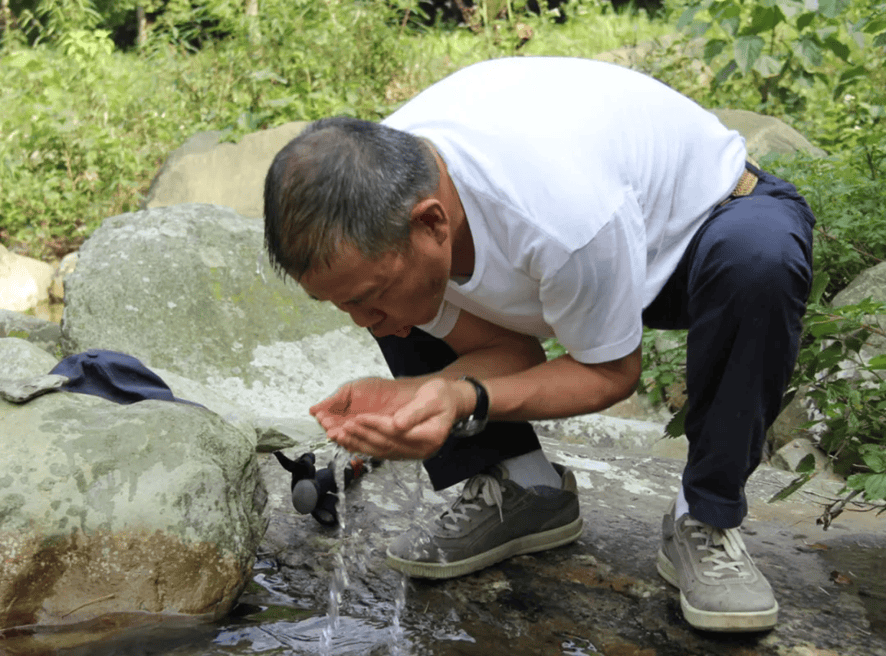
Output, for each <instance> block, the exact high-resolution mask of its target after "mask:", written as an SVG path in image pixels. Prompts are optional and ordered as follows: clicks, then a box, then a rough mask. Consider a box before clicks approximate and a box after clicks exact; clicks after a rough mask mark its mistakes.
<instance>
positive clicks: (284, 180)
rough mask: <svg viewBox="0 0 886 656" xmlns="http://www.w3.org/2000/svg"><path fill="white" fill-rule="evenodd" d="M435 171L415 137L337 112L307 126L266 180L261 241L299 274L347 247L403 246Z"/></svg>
mask: <svg viewBox="0 0 886 656" xmlns="http://www.w3.org/2000/svg"><path fill="white" fill-rule="evenodd" d="M439 180H440V173H439V171H438V169H437V165H436V163H435V160H434V155H433V153H432V152H431V150H430V149H429V148H428V147H427V146H426V145H425V144H424V143H423V142H422V141H421V140H420V139H418V138H417V137H415V136H413V135H411V134H408V133H405V132H401V131H399V130H394V129H392V128H388V127H386V126H383V125H380V124H377V123H371V122H368V121H361V120H358V119H352V118H345V117H338V118H329V119H322V120H320V121H316V122H314V123H312V124H310V125H309V126H308V127H307V128H306V129H305V130H304V132H302V133H301V134H300V135H299V136H298V137H296V138H295V139H293V140H292V141H291V142H289V144H287V145H286V146H285V147H284V148H283V150H281V151H280V152H279V153H278V154H277V156H276V157H275V158H274V161H273V163H272V164H271V167H270V169H269V170H268V175H267V177H266V179H265V244H266V246H267V249H268V253H269V255H270V258H271V263H272V264H273V265H274V268H275V269H276V270H277V271H278V272H281V273H286V274H288V275H290V276H292V277H293V278H295V279H296V280H300V279H301V278H302V276H304V275H305V274H306V273H308V272H309V271H311V270H313V269H316V268H317V267H319V266H328V265H329V264H330V262H331V261H332V260H333V257H334V256H335V255H336V254H337V253H340V252H341V251H342V249H343V248H345V247H348V246H351V247H353V248H355V249H356V250H357V252H359V253H360V254H361V255H362V256H363V257H366V258H368V259H374V258H376V257H379V256H381V255H382V254H384V253H387V252H391V251H403V250H405V249H408V247H409V233H410V213H411V211H412V209H413V207H414V206H415V205H416V203H418V201H420V200H421V199H423V198H425V197H427V196H430V195H431V194H433V193H434V192H435V190H436V189H437V186H438V184H439Z"/></svg>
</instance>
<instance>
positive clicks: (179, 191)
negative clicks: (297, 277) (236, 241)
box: [143, 121, 307, 218]
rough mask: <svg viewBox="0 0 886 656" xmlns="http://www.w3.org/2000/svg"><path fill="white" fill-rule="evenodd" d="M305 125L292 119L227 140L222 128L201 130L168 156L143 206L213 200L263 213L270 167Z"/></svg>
mask: <svg viewBox="0 0 886 656" xmlns="http://www.w3.org/2000/svg"><path fill="white" fill-rule="evenodd" d="M305 125H307V123H305V122H304V121H296V122H293V123H286V124H285V125H281V126H279V127H276V128H271V129H269V130H261V131H259V132H253V133H251V134H247V135H246V136H244V137H243V138H242V139H240V140H239V141H238V142H237V143H231V142H227V141H223V139H224V136H225V135H224V133H223V132H219V131H214V132H200V133H198V134H195V135H194V136H193V137H191V138H190V139H188V141H186V142H185V143H184V144H183V145H182V146H181V147H180V148H178V149H177V150H175V151H173V152H172V153H171V154H170V155H169V157H168V158H167V159H166V162H165V163H164V164H163V168H161V169H160V171H159V172H158V173H157V176H156V177H155V178H154V181H153V182H152V183H151V188H150V189H149V190H148V194H147V196H146V198H145V202H144V204H143V207H144V208H146V209H151V208H154V207H168V206H170V205H180V204H183V203H210V204H213V205H224V206H225V207H230V208H232V209H233V210H234V211H236V212H238V213H240V214H242V215H243V216H248V217H253V218H255V217H261V216H262V215H263V214H264V207H263V205H262V197H263V192H264V184H265V174H266V173H267V172H268V167H269V166H270V165H271V161H272V160H273V159H274V156H275V155H276V154H277V152H278V151H279V150H280V149H281V148H282V147H283V146H284V145H286V144H287V143H288V142H289V141H290V140H291V139H293V138H295V137H296V136H297V135H298V134H299V133H300V132H301V131H302V130H303V129H304V127H305Z"/></svg>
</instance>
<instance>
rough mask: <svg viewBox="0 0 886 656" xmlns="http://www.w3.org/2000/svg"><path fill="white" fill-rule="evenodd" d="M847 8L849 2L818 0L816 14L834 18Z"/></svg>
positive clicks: (846, 0)
mask: <svg viewBox="0 0 886 656" xmlns="http://www.w3.org/2000/svg"><path fill="white" fill-rule="evenodd" d="M848 6H849V0H818V13H820V14H821V15H822V16H826V17H828V18H836V17H837V16H839V15H840V14H842V13H843V12H844V11H846V7H848Z"/></svg>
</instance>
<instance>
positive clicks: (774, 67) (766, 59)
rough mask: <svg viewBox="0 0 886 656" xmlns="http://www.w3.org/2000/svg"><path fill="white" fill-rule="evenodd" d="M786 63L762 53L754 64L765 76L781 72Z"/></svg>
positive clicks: (756, 69) (772, 75)
mask: <svg viewBox="0 0 886 656" xmlns="http://www.w3.org/2000/svg"><path fill="white" fill-rule="evenodd" d="M783 65H784V64H782V62H780V61H778V60H777V59H776V58H775V57H771V56H770V55H761V56H760V58H759V59H758V60H757V62H756V63H755V64H754V70H755V71H757V72H758V73H759V74H760V75H762V76H763V77H775V76H776V75H778V74H779V73H780V72H781V68H782V66H783Z"/></svg>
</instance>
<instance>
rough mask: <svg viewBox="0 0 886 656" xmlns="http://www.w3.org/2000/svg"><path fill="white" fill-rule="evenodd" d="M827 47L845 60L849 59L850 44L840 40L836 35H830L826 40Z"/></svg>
mask: <svg viewBox="0 0 886 656" xmlns="http://www.w3.org/2000/svg"><path fill="white" fill-rule="evenodd" d="M824 45H825V47H826V48H827V49H828V50H830V51H831V52H832V53H834V54H835V55H837V57H839V58H840V59H842V60H843V61H849V46H847V45H846V44H845V43H843V42H842V41H840V39H839V38H837V37H836V36H835V35H831V36H829V37H828V38H827V39H825V40H824Z"/></svg>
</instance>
